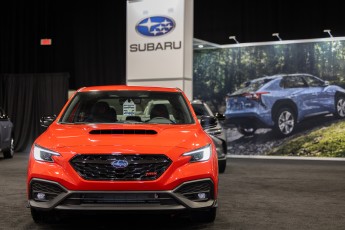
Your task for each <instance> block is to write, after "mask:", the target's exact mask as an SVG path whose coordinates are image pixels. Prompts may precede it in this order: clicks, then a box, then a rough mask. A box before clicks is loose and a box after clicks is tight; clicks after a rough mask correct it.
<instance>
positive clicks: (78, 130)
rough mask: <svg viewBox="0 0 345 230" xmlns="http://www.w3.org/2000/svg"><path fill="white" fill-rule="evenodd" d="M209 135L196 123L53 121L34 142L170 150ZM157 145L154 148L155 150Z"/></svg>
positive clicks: (195, 143)
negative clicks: (146, 123)
mask: <svg viewBox="0 0 345 230" xmlns="http://www.w3.org/2000/svg"><path fill="white" fill-rule="evenodd" d="M209 140H210V139H209V137H208V136H207V135H206V134H205V132H204V131H203V130H202V128H201V126H200V125H198V124H191V125H152V124H151V125H139V124H135V125H133V124H131V125H128V124H123V125H122V124H114V125H110V124H97V125H96V124H89V125H79V124H78V125H65V124H57V123H54V124H52V125H51V126H50V127H49V128H48V129H47V130H46V132H44V133H43V134H42V135H41V136H40V137H39V138H38V139H37V140H36V142H35V143H36V144H38V145H40V146H42V147H44V148H48V149H51V150H57V149H61V148H67V149H70V150H71V151H72V150H76V149H78V150H76V151H80V149H82V151H83V152H88V151H91V152H94V151H96V150H97V152H102V150H104V152H107V151H109V148H108V147H109V146H110V147H111V146H114V147H116V149H117V150H118V151H120V152H131V150H133V149H135V150H136V151H138V150H140V151H144V152H145V149H148V150H147V151H149V149H152V148H145V147H157V148H158V149H161V150H163V149H164V150H169V149H171V148H173V147H180V148H184V149H195V148H196V147H197V146H200V147H202V146H204V145H205V144H206V143H209ZM157 148H156V149H157Z"/></svg>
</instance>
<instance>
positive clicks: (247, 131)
mask: <svg viewBox="0 0 345 230" xmlns="http://www.w3.org/2000/svg"><path fill="white" fill-rule="evenodd" d="M237 131H238V132H239V133H241V134H242V135H244V136H252V135H254V133H255V131H256V128H255V127H242V126H238V127H237Z"/></svg>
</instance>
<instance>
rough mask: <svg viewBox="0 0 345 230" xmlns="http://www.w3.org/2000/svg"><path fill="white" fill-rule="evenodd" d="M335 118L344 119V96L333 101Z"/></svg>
mask: <svg viewBox="0 0 345 230" xmlns="http://www.w3.org/2000/svg"><path fill="white" fill-rule="evenodd" d="M334 115H335V116H336V117H337V118H345V96H338V97H337V98H336V100H335V114H334Z"/></svg>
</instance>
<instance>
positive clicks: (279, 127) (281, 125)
mask: <svg viewBox="0 0 345 230" xmlns="http://www.w3.org/2000/svg"><path fill="white" fill-rule="evenodd" d="M295 126H296V118H295V114H294V112H293V111H292V110H291V109H290V108H281V109H280V110H279V111H278V113H277V114H276V116H275V121H274V129H275V131H276V132H277V133H278V134H279V135H281V136H289V135H290V134H292V132H293V131H294V129H295Z"/></svg>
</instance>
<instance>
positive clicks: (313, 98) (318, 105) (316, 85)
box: [303, 75, 334, 115]
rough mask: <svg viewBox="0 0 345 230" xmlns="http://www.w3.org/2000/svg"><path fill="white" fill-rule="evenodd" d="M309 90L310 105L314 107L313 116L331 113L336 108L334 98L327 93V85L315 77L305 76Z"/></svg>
mask: <svg viewBox="0 0 345 230" xmlns="http://www.w3.org/2000/svg"><path fill="white" fill-rule="evenodd" d="M303 78H304V79H305V81H306V83H307V84H308V88H309V94H310V95H309V97H308V102H307V103H308V104H309V106H310V107H312V114H310V115H317V114H323V113H327V112H329V111H331V109H332V108H333V107H334V96H333V95H332V94H331V93H329V92H327V91H326V90H325V88H326V87H327V85H326V84H325V82H324V81H322V80H321V79H318V78H316V77H313V76H308V75H305V76H303Z"/></svg>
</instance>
